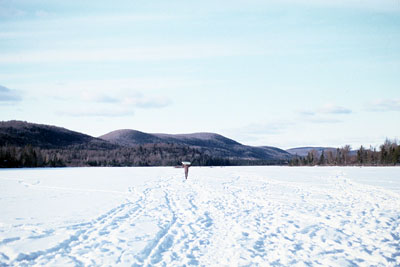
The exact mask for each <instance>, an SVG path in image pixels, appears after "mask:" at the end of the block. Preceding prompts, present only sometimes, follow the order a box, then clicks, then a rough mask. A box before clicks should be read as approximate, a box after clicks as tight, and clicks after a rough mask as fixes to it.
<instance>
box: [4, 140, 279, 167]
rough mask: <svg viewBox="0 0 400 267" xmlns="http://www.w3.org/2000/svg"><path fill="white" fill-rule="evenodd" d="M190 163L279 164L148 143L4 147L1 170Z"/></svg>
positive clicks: (227, 164)
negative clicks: (107, 146)
mask: <svg viewBox="0 0 400 267" xmlns="http://www.w3.org/2000/svg"><path fill="white" fill-rule="evenodd" d="M183 160H189V161H191V162H192V164H193V165H195V166H230V165H271V164H277V162H276V161H268V160H243V159H234V158H232V159H229V158H220V157H213V156H212V155H211V153H210V152H209V151H201V150H200V149H196V148H192V147H188V146H180V145H176V144H146V145H138V146H135V147H119V148H114V149H88V148H87V147H80V146H72V147H69V148H64V149H43V148H39V147H33V146H32V145H26V146H1V147H0V167H1V168H21V167H85V166H116V167H122V166H176V165H180V164H181V161H183Z"/></svg>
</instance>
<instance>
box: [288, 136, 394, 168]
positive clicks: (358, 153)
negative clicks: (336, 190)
mask: <svg viewBox="0 0 400 267" xmlns="http://www.w3.org/2000/svg"><path fill="white" fill-rule="evenodd" d="M398 164H400V145H399V144H398V142H397V141H396V140H394V141H393V140H389V139H386V140H385V142H384V143H383V144H382V145H380V146H379V149H376V148H375V147H370V148H368V149H367V148H365V147H363V146H361V147H360V148H359V149H357V150H355V151H352V150H351V146H349V145H346V146H344V147H342V148H337V149H336V150H328V151H322V153H318V152H317V151H315V150H311V151H310V152H308V155H307V156H305V157H298V156H295V157H294V158H292V160H291V161H290V162H289V165H291V166H316V165H319V166H353V165H355V166H391V165H398Z"/></svg>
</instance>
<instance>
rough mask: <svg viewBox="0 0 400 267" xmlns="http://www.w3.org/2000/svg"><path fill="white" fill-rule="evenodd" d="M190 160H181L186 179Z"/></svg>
mask: <svg viewBox="0 0 400 267" xmlns="http://www.w3.org/2000/svg"><path fill="white" fill-rule="evenodd" d="M190 164H191V163H190V162H189V161H182V166H183V168H184V169H185V178H186V180H187V177H188V174H189V167H190Z"/></svg>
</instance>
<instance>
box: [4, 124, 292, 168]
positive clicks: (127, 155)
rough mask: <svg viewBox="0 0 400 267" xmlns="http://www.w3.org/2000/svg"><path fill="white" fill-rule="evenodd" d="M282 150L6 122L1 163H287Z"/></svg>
mask: <svg viewBox="0 0 400 267" xmlns="http://www.w3.org/2000/svg"><path fill="white" fill-rule="evenodd" d="M291 157H292V156H291V155H290V154H289V153H287V152H285V151H283V150H281V149H279V148H274V147H252V146H246V145H242V144H240V143H238V142H236V141H234V140H232V139H229V138H226V137H224V136H222V135H219V134H215V133H194V134H176V135H173V134H160V133H159V134H149V133H144V132H140V131H135V130H126V129H125V130H117V131H113V132H110V133H108V134H106V135H103V136H101V137H100V138H95V137H92V136H89V135H86V134H82V133H79V132H75V131H71V130H68V129H65V128H61V127H57V126H50V125H44V124H35V123H29V122H24V121H6V122H0V167H46V166H53V167H55V166H171V165H176V164H179V163H180V162H181V161H182V160H189V161H192V162H193V164H194V165H199V166H210V165H218V166H221V165H265V164H287V163H288V160H289V159H291Z"/></svg>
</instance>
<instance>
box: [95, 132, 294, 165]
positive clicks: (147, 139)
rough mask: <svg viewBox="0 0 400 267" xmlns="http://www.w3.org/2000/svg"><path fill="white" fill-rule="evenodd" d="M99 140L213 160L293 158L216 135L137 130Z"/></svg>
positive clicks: (282, 153) (280, 152)
mask: <svg viewBox="0 0 400 267" xmlns="http://www.w3.org/2000/svg"><path fill="white" fill-rule="evenodd" d="M99 138H101V139H103V140H106V141H109V142H110V143H113V144H117V145H121V146H130V147H133V146H136V145H143V144H177V145H186V146H189V147H191V148H196V149H198V150H200V151H202V152H203V153H206V154H209V155H213V156H215V157H224V158H229V159H243V160H272V161H273V160H288V159H290V158H291V157H292V156H291V155H290V154H289V153H288V152H286V151H284V150H282V149H279V148H275V147H267V146H264V147H253V146H246V145H242V144H240V143H238V142H236V141H234V140H232V139H229V138H226V137H224V136H222V135H219V134H216V133H192V134H175V135H174V134H160V133H156V134H150V133H144V132H140V131H136V130H128V129H125V130H117V131H113V132H110V133H108V134H105V135H102V136H100V137H99Z"/></svg>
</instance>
